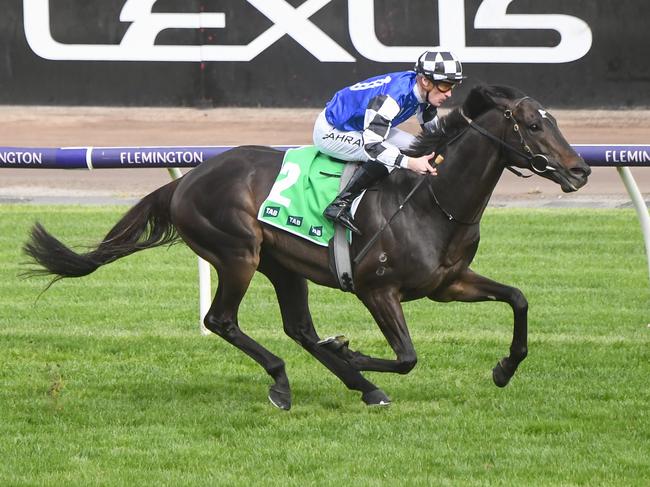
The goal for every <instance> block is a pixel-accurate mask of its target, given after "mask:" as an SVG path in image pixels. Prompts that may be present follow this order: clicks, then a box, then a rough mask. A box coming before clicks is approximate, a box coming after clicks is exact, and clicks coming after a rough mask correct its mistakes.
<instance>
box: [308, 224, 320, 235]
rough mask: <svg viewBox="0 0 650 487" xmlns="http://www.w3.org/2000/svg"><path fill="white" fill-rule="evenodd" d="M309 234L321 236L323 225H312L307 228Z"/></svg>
mask: <svg viewBox="0 0 650 487" xmlns="http://www.w3.org/2000/svg"><path fill="white" fill-rule="evenodd" d="M309 235H311V236H312V237H322V236H323V227H314V226H311V227H310V228H309Z"/></svg>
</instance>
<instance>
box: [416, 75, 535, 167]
mask: <svg viewBox="0 0 650 487" xmlns="http://www.w3.org/2000/svg"><path fill="white" fill-rule="evenodd" d="M524 96H526V95H525V94H524V93H523V92H522V91H520V90H518V89H517V88H513V87H510V86H501V85H479V86H475V87H474V88H472V90H471V91H470V92H469V94H468V95H467V97H466V98H465V101H464V102H463V104H462V105H461V106H460V107H458V108H455V109H454V110H452V111H451V112H449V114H448V115H445V116H444V117H441V118H440V123H439V125H438V128H437V129H436V130H434V131H433V132H430V131H428V130H423V131H422V132H420V133H419V134H418V136H417V137H416V140H415V142H413V144H411V147H409V149H408V150H406V151H404V153H405V154H406V155H407V156H413V157H419V156H421V155H424V154H429V153H431V152H433V151H435V152H436V153H444V152H445V147H446V146H447V144H448V143H449V142H450V141H451V140H453V139H454V137H456V136H457V135H459V134H460V133H461V132H462V131H463V130H465V129H466V128H467V126H468V122H467V119H466V118H465V117H468V118H470V119H474V118H477V117H479V116H480V115H482V114H483V113H485V112H487V111H489V110H491V109H492V108H494V107H496V106H500V105H505V104H507V102H508V101H512V100H517V99H519V98H523V97H524ZM463 114H464V115H465V116H463Z"/></svg>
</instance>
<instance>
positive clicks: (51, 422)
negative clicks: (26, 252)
mask: <svg viewBox="0 0 650 487" xmlns="http://www.w3.org/2000/svg"><path fill="white" fill-rule="evenodd" d="M124 211H125V208H122V207H113V208H97V207H73V206H51V207H47V206H11V205H3V206H0V243H1V245H0V291H1V292H0V357H1V359H0V360H1V361H0V364H1V365H0V384H1V388H0V485H3V486H4V485H56V486H60V485H66V486H67V485H84V486H86V485H111V486H113V485H157V486H159V485H202V486H205V485H229V486H230V485H242V486H243V485H265V486H275V485H278V486H279V485H282V486H286V485H288V486H294V485H295V486H304V485H337V486H338V485H353V486H365V485H370V486H375V485H390V486H394V485H404V486H420V485H422V486H425V485H426V486H444V485H450V486H464V485H480V486H483V485H513V484H514V485H525V486H534V485H553V486H555V485H558V486H574V485H575V486H596V485H603V486H614V485H620V486H647V485H650V414H649V413H650V385H649V384H650V349H649V345H650V328H649V327H648V324H649V323H650V305H649V300H648V298H649V297H650V296H649V295H650V285H649V281H648V275H647V265H646V262H645V256H644V251H643V241H642V238H641V235H640V231H639V227H638V223H637V221H636V217H635V215H634V212H633V211H632V210H579V211H578V210H576V211H574V210H564V209H563V210H515V209H489V210H488V212H487V214H486V216H485V218H484V221H483V226H482V231H483V241H482V244H481V247H480V249H479V253H478V255H477V258H476V260H475V262H474V265H473V268H474V269H475V270H476V271H477V272H479V273H482V274H485V275H487V276H490V277H492V278H494V279H496V280H498V281H501V282H504V283H508V284H512V285H515V286H517V287H519V288H521V289H522V290H523V291H524V293H525V294H526V296H527V297H528V299H529V303H530V310H529V357H528V359H527V360H526V361H525V362H524V363H523V364H522V366H521V367H520V370H519V372H518V373H517V375H516V376H515V378H514V379H513V380H512V382H511V384H510V385H509V386H508V387H507V388H505V389H498V388H496V387H495V386H494V385H493V383H492V380H491V369H492V367H493V366H494V364H495V363H496V361H497V360H498V359H499V358H500V357H502V356H503V355H505V354H507V350H508V346H509V344H510V339H511V329H512V313H511V310H510V308H509V307H508V306H507V305H504V304H500V303H480V304H461V303H451V304H444V305H443V304H437V303H433V302H430V301H428V300H421V301H418V302H414V303H406V304H405V306H404V307H405V313H406V317H407V320H408V323H409V327H410V330H411V334H412V337H413V340H414V342H415V345H416V349H417V351H418V358H419V362H418V365H417V367H416V368H415V369H414V370H413V371H412V372H411V373H410V374H409V375H406V376H399V375H393V374H376V373H374V374H373V373H369V374H367V375H368V377H369V378H370V379H371V380H372V381H373V382H375V383H376V384H377V385H378V386H380V387H381V388H382V389H384V390H385V391H386V392H387V393H388V394H389V396H390V397H391V398H392V399H393V401H394V404H393V405H392V406H391V407H390V408H388V409H382V410H375V409H369V408H367V407H365V406H364V405H363V403H362V402H361V401H360V398H359V395H358V394H357V393H353V392H350V391H348V390H347V389H345V387H344V386H343V385H342V384H341V383H340V382H338V380H337V379H336V378H335V377H334V376H333V375H331V374H330V373H329V372H328V371H326V370H325V369H324V368H323V367H322V366H321V365H320V364H318V363H317V362H316V361H315V360H314V359H312V358H311V356H309V355H308V354H307V353H306V352H304V351H303V350H302V349H300V348H299V347H298V346H297V345H296V344H295V343H293V342H292V341H291V340H290V339H289V338H288V337H286V336H285V335H284V334H283V332H282V327H281V324H280V317H279V312H278V309H277V304H276V302H275V299H274V296H273V292H272V289H271V286H270V285H269V283H268V281H266V279H265V278H263V276H259V277H256V278H255V280H254V282H253V284H252V287H251V289H250V290H249V293H248V294H247V297H246V298H245V300H244V302H243V304H242V308H241V312H240V324H241V326H242V328H244V330H245V331H247V332H248V333H249V334H250V335H251V336H253V337H254V338H256V339H258V340H259V341H260V342H261V343H262V344H264V345H265V346H267V347H268V348H270V349H271V350H272V351H274V352H275V353H276V354H278V355H279V356H281V357H282V358H284V359H285V361H286V363H287V370H288V374H289V378H290V380H291V381H292V387H293V394H294V407H293V409H292V410H291V411H290V412H288V413H287V412H283V411H279V410H277V409H275V408H273V407H272V406H271V405H270V404H269V403H268V402H267V400H266V392H267V387H268V385H269V384H270V379H269V378H268V377H267V376H266V374H265V373H264V372H263V371H262V370H261V368H259V366H257V365H256V364H255V363H253V362H252V361H251V360H250V359H249V358H247V357H245V356H243V355H242V354H241V353H240V352H238V351H237V350H235V349H234V348H233V347H231V346H230V345H228V344H227V343H226V342H224V341H223V340H221V339H220V338H218V337H216V336H210V337H203V336H201V335H200V334H199V332H198V310H197V308H198V305H197V302H198V289H197V277H196V260H195V258H194V255H193V254H192V253H191V252H190V251H189V250H188V249H187V248H186V247H185V246H183V245H177V246H173V247H171V248H170V249H155V250H149V251H146V252H141V253H139V254H136V255H133V256H130V257H128V258H125V259H123V260H121V261H118V262H115V263H113V264H111V265H108V266H105V267H103V268H101V269H100V270H98V271H97V272H96V273H94V274H93V275H91V276H88V277H85V278H83V279H77V280H65V281H61V282H58V283H56V284H55V285H54V286H53V287H52V288H51V289H50V290H49V291H48V292H46V293H45V294H43V295H42V296H41V297H40V299H38V301H37V300H36V298H37V296H38V295H39V293H40V292H41V291H42V289H43V288H44V285H45V284H46V282H47V281H46V279H45V278H36V279H31V280H21V279H18V278H17V277H16V274H17V273H18V272H19V270H20V267H19V263H20V262H22V261H24V260H25V258H24V257H23V256H22V255H21V253H20V247H21V246H22V243H23V242H24V240H25V239H26V236H27V232H28V229H29V227H30V226H31V224H32V223H33V222H34V221H35V220H39V221H41V222H42V223H43V224H44V225H45V226H46V228H48V229H49V230H50V231H52V232H53V233H54V234H55V235H56V236H58V237H59V238H61V239H62V240H63V241H64V242H66V243H68V244H70V245H72V246H73V247H75V248H80V246H83V245H88V244H92V243H95V242H97V241H98V240H99V239H100V238H101V237H102V236H103V235H104V233H105V232H106V231H107V230H108V229H109V228H110V227H111V226H112V225H113V223H114V222H115V221H117V219H118V217H119V215H120V214H122V212H124ZM311 305H312V312H313V316H314V320H315V323H316V324H317V328H318V330H319V333H320V334H321V336H327V335H330V334H336V333H345V334H346V335H347V336H348V337H349V338H351V340H352V347H353V348H355V349H359V350H362V351H364V352H366V353H369V352H370V353H372V354H376V355H380V356H385V357H391V356H392V355H391V353H390V349H389V347H388V346H387V344H386V343H385V341H384V339H383V337H382V336H381V334H380V332H379V330H378V328H377V327H376V325H375V324H374V323H373V322H372V319H371V318H370V316H369V314H368V312H367V311H366V310H365V309H364V308H363V306H362V305H361V304H360V303H359V302H358V301H357V300H356V298H354V297H353V296H350V295H347V294H343V293H340V292H337V291H334V290H330V289H325V288H321V287H318V286H312V287H311Z"/></svg>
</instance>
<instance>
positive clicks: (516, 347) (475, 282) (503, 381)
mask: <svg viewBox="0 0 650 487" xmlns="http://www.w3.org/2000/svg"><path fill="white" fill-rule="evenodd" d="M430 298H431V299H433V300H435V301H464V302H478V301H501V302H504V303H508V304H509V305H510V306H511V307H512V311H513V313H514V329H513V334H512V344H511V345H510V355H509V356H508V357H504V358H502V359H501V360H500V361H499V362H498V363H497V365H496V367H494V369H492V378H493V379H494V383H495V384H496V385H497V386H499V387H505V386H506V385H507V384H508V382H509V381H510V379H511V378H512V376H513V375H514V374H515V372H516V370H517V367H518V366H519V364H520V363H521V362H522V361H523V360H524V359H525V358H526V355H527V354H528V301H527V300H526V297H525V296H524V295H523V293H522V292H521V291H520V290H519V289H517V288H514V287H511V286H506V285H505V284H500V283H498V282H495V281H493V280H491V279H488V278H487V277H483V276H481V275H479V274H476V273H475V272H473V271H471V270H470V269H467V271H465V272H464V273H463V274H462V275H461V276H460V277H459V278H458V279H457V280H456V281H454V282H453V283H452V284H451V285H450V286H449V287H447V288H446V289H445V290H444V291H442V292H438V293H436V294H435V295H432V296H430Z"/></svg>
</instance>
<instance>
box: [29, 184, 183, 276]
mask: <svg viewBox="0 0 650 487" xmlns="http://www.w3.org/2000/svg"><path fill="white" fill-rule="evenodd" d="M178 181H179V180H175V181H172V182H170V183H168V184H166V185H165V186H163V187H161V188H159V189H157V190H156V191H154V192H152V193H150V194H148V195H147V196H145V197H144V198H142V200H140V201H139V202H138V203H137V204H136V205H135V206H134V207H133V208H131V209H130V210H129V211H128V212H127V213H126V215H124V216H123V217H122V219H121V220H120V221H118V222H117V223H116V224H115V226H114V227H113V228H111V230H110V231H109V232H108V234H107V235H106V237H104V240H103V241H102V242H101V243H100V244H99V245H98V246H97V248H95V250H92V251H90V252H87V253H80V254H79V253H77V252H75V251H73V250H71V249H70V248H68V247H66V246H65V245H64V244H63V243H61V242H60V241H59V240H57V239H56V238H55V237H54V236H52V235H51V234H50V233H48V232H47V231H46V230H45V228H43V226H42V225H41V224H40V223H36V224H35V225H34V227H33V228H32V231H31V237H30V239H29V241H28V242H27V243H26V244H25V246H24V247H23V251H24V252H25V253H26V254H27V255H29V256H30V257H31V258H32V259H33V260H34V261H35V263H37V264H39V265H40V268H35V269H30V270H28V271H27V272H25V273H24V275H25V276H28V277H29V276H34V275H54V276H55V277H54V279H53V280H52V283H54V282H55V281H58V280H59V279H62V278H64V277H81V276H86V275H88V274H90V273H91V272H94V271H95V270H97V269H98V268H99V267H101V266H103V265H104V264H109V263H111V262H113V261H115V260H117V259H120V258H122V257H126V256H127V255H130V254H132V253H134V252H137V251H138V250H144V249H149V248H152V247H158V246H160V245H166V244H172V243H174V242H176V241H177V240H179V238H180V237H179V236H178V234H177V233H176V229H175V228H174V225H173V224H172V221H171V218H170V211H169V209H170V203H171V199H172V195H173V194H174V190H175V189H176V187H177V186H178ZM52 283H50V285H51V284H52ZM48 287H49V286H48Z"/></svg>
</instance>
